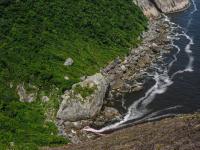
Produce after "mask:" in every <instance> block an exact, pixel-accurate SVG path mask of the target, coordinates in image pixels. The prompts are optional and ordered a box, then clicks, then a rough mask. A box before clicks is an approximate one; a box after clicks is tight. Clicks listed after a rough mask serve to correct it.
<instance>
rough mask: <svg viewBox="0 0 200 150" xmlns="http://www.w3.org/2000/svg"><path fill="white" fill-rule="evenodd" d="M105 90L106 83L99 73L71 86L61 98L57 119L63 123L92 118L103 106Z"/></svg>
mask: <svg viewBox="0 0 200 150" xmlns="http://www.w3.org/2000/svg"><path fill="white" fill-rule="evenodd" d="M107 88H108V82H107V80H106V78H105V77H104V76H103V75H101V74H100V73H97V74H95V75H93V76H89V77H88V78H87V79H86V80H84V81H83V82H80V83H77V84H75V85H73V87H72V89H71V90H70V91H66V92H65V94H64V95H63V96H62V98H63V101H62V103H61V105H60V108H59V111H58V113H57V118H58V119H61V120H63V121H80V120H84V119H89V118H92V117H94V116H95V115H97V114H98V112H100V110H101V108H102V106H103V99H104V97H105V94H106V91H107Z"/></svg>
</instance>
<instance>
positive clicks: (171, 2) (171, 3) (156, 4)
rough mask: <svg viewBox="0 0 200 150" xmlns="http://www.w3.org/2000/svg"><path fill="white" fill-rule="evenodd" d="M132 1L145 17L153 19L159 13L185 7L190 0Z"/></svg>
mask: <svg viewBox="0 0 200 150" xmlns="http://www.w3.org/2000/svg"><path fill="white" fill-rule="evenodd" d="M134 3H135V4H137V5H138V6H139V7H140V8H141V9H142V10H143V12H144V14H145V15H146V16H147V17H149V18H151V19H153V18H157V17H159V16H160V14H161V13H172V12H176V11H180V10H183V9H185V8H187V7H188V6H189V5H190V0H134Z"/></svg>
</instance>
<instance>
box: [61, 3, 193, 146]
mask: <svg viewBox="0 0 200 150" xmlns="http://www.w3.org/2000/svg"><path fill="white" fill-rule="evenodd" d="M172 1H173V0H172ZM143 2H144V3H143ZM157 2H158V3H159V2H161V1H159V0H158V1H157ZM170 2H171V1H169V3H170ZM177 2H179V0H175V1H173V4H174V6H173V9H172V8H170V9H169V10H167V11H164V6H165V4H166V3H167V2H166V3H164V2H162V3H161V4H160V5H163V7H162V9H163V10H162V9H161V10H162V11H161V10H160V12H159V19H158V16H155V15H154V16H153V18H154V20H151V19H150V21H149V26H148V31H146V32H144V33H143V34H142V35H141V36H140V39H141V41H142V42H141V44H140V45H139V46H138V47H137V48H133V49H130V53H129V55H128V56H126V57H125V58H124V59H120V58H116V59H115V60H114V61H113V62H111V63H110V64H109V65H108V66H106V67H105V68H103V69H101V71H100V73H98V74H95V75H93V76H89V77H87V78H86V79H84V80H83V81H82V82H80V83H77V84H75V85H73V87H72V89H71V90H70V91H66V92H65V94H64V95H63V96H62V103H61V105H60V109H59V111H58V114H57V126H58V129H59V131H60V134H61V135H64V136H65V137H66V138H68V139H70V141H71V142H72V143H76V144H77V143H81V142H83V141H87V140H88V139H96V138H97V137H98V135H96V134H94V133H88V132H87V131H85V130H83V129H84V127H86V126H91V127H95V128H99V127H102V126H105V124H107V123H110V122H115V121H119V120H120V119H121V118H122V115H123V113H121V112H119V110H117V109H116V108H115V103H116V101H117V100H121V99H122V98H123V94H124V93H129V92H138V91H141V90H143V85H144V75H145V73H146V71H147V70H148V69H149V68H150V67H151V66H152V65H153V64H155V63H156V62H159V61H160V62H161V63H162V56H163V54H165V53H168V52H170V50H171V49H172V46H171V40H170V39H168V38H167V37H168V35H170V33H171V28H170V24H169V22H167V21H166V20H165V17H163V16H162V15H161V13H162V12H164V13H174V12H177V11H182V10H185V9H187V8H188V7H189V6H190V2H189V1H188V0H184V1H181V2H182V3H183V4H184V5H182V6H177V4H178V3H177ZM146 3H148V4H149V5H150V6H151V7H149V6H148V5H145V4H146ZM137 4H138V5H139V6H140V7H141V8H142V10H143V11H144V14H145V15H146V16H148V17H150V18H152V14H151V16H149V14H148V13H146V11H148V10H149V9H150V10H152V7H154V8H155V6H153V5H152V4H151V2H150V1H147V0H146V1H137ZM141 4H142V6H141ZM143 4H144V6H145V7H144V6H143ZM146 7H148V9H147V8H146ZM160 7H161V6H160ZM170 7H172V5H170ZM157 9H158V8H156V9H154V10H157ZM157 11H158V10H157ZM155 14H156V13H155ZM160 16H162V17H160ZM155 18H157V19H155ZM77 89H79V90H80V89H81V90H82V91H80V93H82V94H80V93H77V92H76V91H77ZM105 89H106V90H105ZM89 91H92V93H90V94H89V95H87V94H88V92H89ZM85 94H86V95H85ZM84 95H85V97H84ZM96 104H98V105H96ZM69 107H70V108H69ZM69 110H70V111H69ZM91 110H92V111H91Z"/></svg>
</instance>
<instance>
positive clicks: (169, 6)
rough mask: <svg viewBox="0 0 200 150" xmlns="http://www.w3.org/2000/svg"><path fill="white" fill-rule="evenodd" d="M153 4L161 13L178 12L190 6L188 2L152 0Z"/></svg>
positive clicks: (185, 0) (183, 0) (184, 0)
mask: <svg viewBox="0 0 200 150" xmlns="http://www.w3.org/2000/svg"><path fill="white" fill-rule="evenodd" d="M154 2H155V5H156V6H157V7H158V8H159V9H160V10H161V11H162V12H163V13H172V12H176V11H180V10H182V9H184V8H187V7H188V6H189V4H190V1H189V0H154Z"/></svg>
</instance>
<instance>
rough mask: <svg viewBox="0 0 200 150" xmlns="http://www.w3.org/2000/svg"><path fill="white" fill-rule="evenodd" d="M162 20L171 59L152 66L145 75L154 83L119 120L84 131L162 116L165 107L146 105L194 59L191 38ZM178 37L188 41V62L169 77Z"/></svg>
mask: <svg viewBox="0 0 200 150" xmlns="http://www.w3.org/2000/svg"><path fill="white" fill-rule="evenodd" d="M193 2H194V1H193ZM193 5H194V11H192V12H191V14H193V13H195V12H196V11H197V8H196V5H195V3H194V4H193ZM164 20H165V22H167V23H169V24H170V26H171V27H172V28H171V30H172V31H171V35H170V36H169V37H168V38H170V39H171V45H172V46H173V47H174V48H175V49H176V50H177V51H176V53H175V54H174V55H173V56H172V57H173V60H172V61H171V62H170V63H169V64H168V65H167V66H164V67H163V65H156V64H154V65H153V66H152V68H153V69H154V70H155V72H153V73H147V75H148V76H149V77H153V80H154V81H155V84H154V85H153V86H152V87H151V88H150V89H149V90H147V92H146V93H145V95H144V96H143V97H141V98H139V99H138V100H136V101H135V102H133V104H132V105H131V106H130V107H129V108H128V112H127V114H126V115H125V116H124V117H123V119H122V120H121V121H119V122H117V123H114V124H111V125H108V126H106V127H103V128H102V129H99V130H96V129H93V128H87V129H86V131H90V132H95V133H102V132H105V131H109V130H113V129H117V128H120V127H124V126H125V125H127V124H125V123H127V122H128V121H131V120H136V119H138V121H142V120H153V119H156V118H159V117H162V116H163V115H160V116H159V114H160V113H161V112H162V111H165V110H166V109H164V110H161V111H160V112H154V113H150V112H151V111H150V110H148V109H147V106H148V105H149V104H150V103H151V102H152V101H153V100H154V99H155V97H156V95H159V94H163V93H165V92H166V91H167V89H168V87H169V86H170V85H172V84H173V83H174V82H173V79H174V77H175V76H176V75H177V74H181V73H184V72H192V71H193V61H194V57H193V56H192V50H191V46H192V45H193V44H194V42H193V39H192V38H191V37H190V36H189V35H188V34H187V33H186V32H185V31H183V28H182V27H180V26H179V25H177V24H175V23H173V22H171V21H170V20H169V18H168V17H167V16H164ZM177 29H181V32H180V33H178V32H177ZM180 37H183V38H186V39H187V40H188V41H189V42H188V44H187V45H186V46H185V51H184V52H185V53H186V54H187V55H188V58H189V62H188V64H187V65H186V67H185V69H184V70H178V71H177V72H175V73H173V74H172V75H171V77H170V76H169V70H170V69H171V67H172V66H173V64H174V63H175V62H177V61H178V58H177V56H178V54H179V53H180V52H181V49H180V47H179V46H178V45H176V44H175V40H179V38H180ZM123 103H124V100H123ZM176 107H177V108H178V107H179V106H175V107H172V108H168V109H169V110H170V109H175V108H176ZM149 113H150V114H149ZM148 114H149V115H148ZM168 115H169V114H168ZM144 116H146V117H144Z"/></svg>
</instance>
